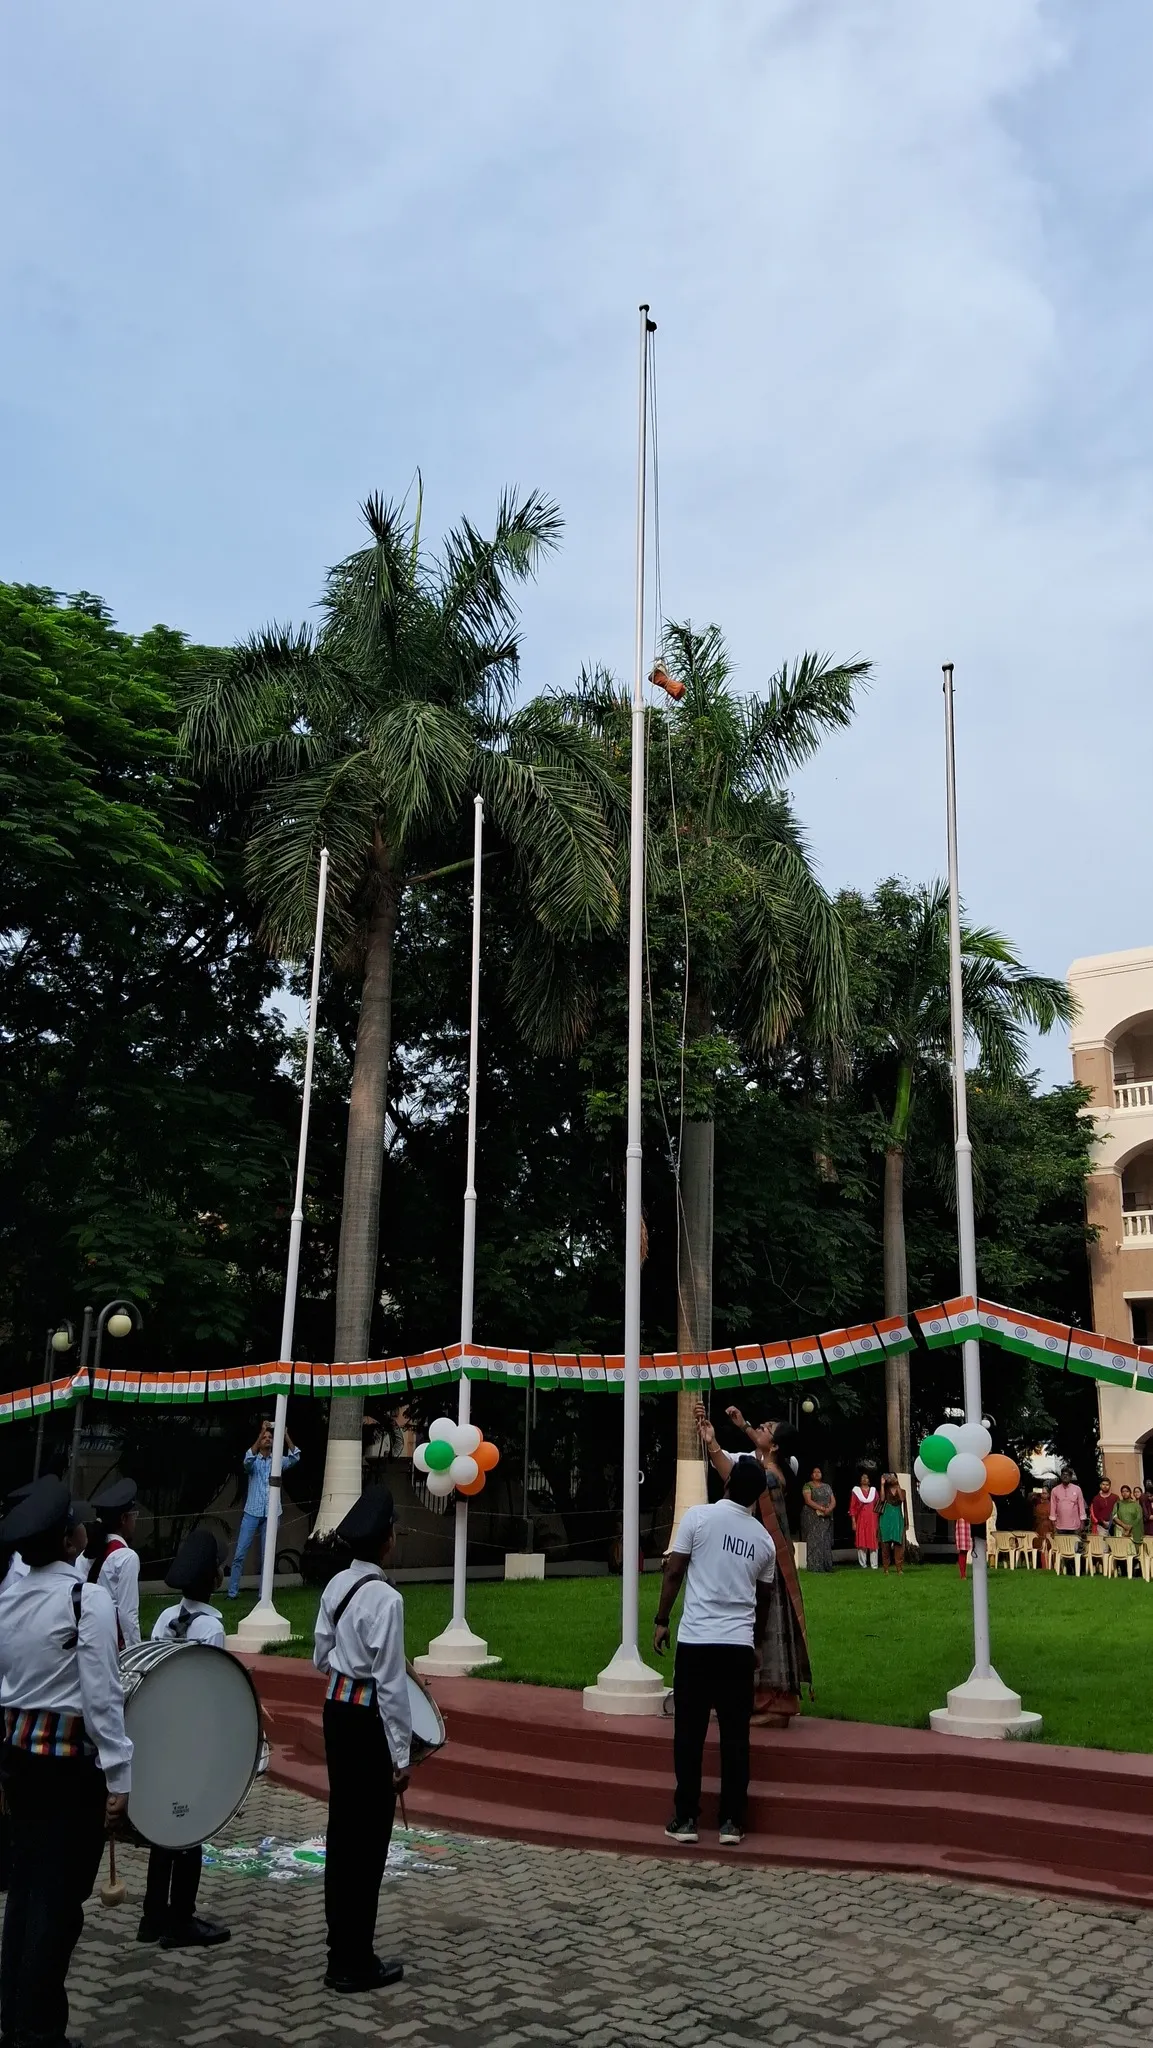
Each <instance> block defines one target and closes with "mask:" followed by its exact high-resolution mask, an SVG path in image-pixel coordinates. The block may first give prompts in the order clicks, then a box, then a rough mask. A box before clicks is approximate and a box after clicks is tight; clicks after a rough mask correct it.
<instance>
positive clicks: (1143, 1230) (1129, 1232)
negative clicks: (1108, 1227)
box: [1121, 1209, 1153, 1248]
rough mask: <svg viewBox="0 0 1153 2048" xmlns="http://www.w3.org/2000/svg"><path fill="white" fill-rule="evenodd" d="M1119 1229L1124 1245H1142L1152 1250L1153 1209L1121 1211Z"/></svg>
mask: <svg viewBox="0 0 1153 2048" xmlns="http://www.w3.org/2000/svg"><path fill="white" fill-rule="evenodd" d="M1121 1229H1122V1232H1123V1233H1124V1241H1125V1243H1126V1244H1143V1245H1148V1246H1149V1247H1150V1248H1153V1209H1123V1210H1122V1212H1121Z"/></svg>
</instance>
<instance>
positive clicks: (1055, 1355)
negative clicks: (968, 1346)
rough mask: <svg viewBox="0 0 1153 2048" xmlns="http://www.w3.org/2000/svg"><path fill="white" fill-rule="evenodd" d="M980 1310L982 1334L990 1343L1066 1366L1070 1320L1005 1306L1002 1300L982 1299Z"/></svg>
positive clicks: (1020, 1355) (1041, 1362)
mask: <svg viewBox="0 0 1153 2048" xmlns="http://www.w3.org/2000/svg"><path fill="white" fill-rule="evenodd" d="M977 1312H978V1315H979V1317H980V1323H981V1335H982V1337H984V1338H985V1339H986V1340H987V1342H989V1343H990V1344H997V1345H999V1346H1000V1349H1001V1350H1002V1351H1009V1352H1011V1353H1012V1354H1013V1356H1014V1357H1016V1358H1029V1359H1032V1360H1033V1361H1034V1363H1035V1364H1037V1365H1055V1366H1057V1367H1058V1368H1060V1367H1063V1366H1064V1364H1065V1357H1066V1353H1067V1352H1068V1349H1069V1338H1070V1334H1071V1333H1070V1329H1069V1325H1068V1323H1055V1322H1051V1321H1050V1320H1049V1319H1048V1318H1047V1317H1046V1316H1030V1315H1026V1314H1025V1312H1024V1310H1023V1309H1014V1308H1005V1307H1003V1306H1002V1304H1001V1303H1000V1302H999V1301H981V1302H979V1303H978V1307H977Z"/></svg>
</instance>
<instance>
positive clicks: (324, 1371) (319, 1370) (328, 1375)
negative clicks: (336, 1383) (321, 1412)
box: [312, 1363, 332, 1401]
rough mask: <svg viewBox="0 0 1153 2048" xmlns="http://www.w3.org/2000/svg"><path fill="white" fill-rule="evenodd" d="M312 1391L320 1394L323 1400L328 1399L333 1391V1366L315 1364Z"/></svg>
mask: <svg viewBox="0 0 1153 2048" xmlns="http://www.w3.org/2000/svg"><path fill="white" fill-rule="evenodd" d="M312 1391H313V1394H314V1395H319V1397H320V1399H321V1400H322V1401H327V1399H328V1397H329V1395H330V1394H331V1392H332V1367H331V1366H330V1365H317V1364H315V1363H314V1364H313V1368H312Z"/></svg>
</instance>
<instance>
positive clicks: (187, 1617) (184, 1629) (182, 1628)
mask: <svg viewBox="0 0 1153 2048" xmlns="http://www.w3.org/2000/svg"><path fill="white" fill-rule="evenodd" d="M195 1620H196V1616H195V1615H194V1614H191V1613H190V1612H189V1610H188V1608H187V1607H186V1606H185V1605H184V1602H183V1601H181V1603H180V1612H179V1614H177V1615H175V1616H174V1617H173V1619H172V1620H171V1621H170V1622H169V1624H168V1633H169V1635H170V1636H171V1637H172V1638H173V1640H174V1641H175V1642H178V1643H186V1642H187V1641H188V1631H189V1629H190V1628H191V1627H192V1624H193V1622H194V1621H195Z"/></svg>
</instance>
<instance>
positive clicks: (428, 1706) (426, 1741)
mask: <svg viewBox="0 0 1153 2048" xmlns="http://www.w3.org/2000/svg"><path fill="white" fill-rule="evenodd" d="M407 1679H408V1710H409V1713H410V1714H411V1716H412V1741H413V1752H414V1754H415V1753H416V1751H417V1750H418V1749H419V1750H420V1751H421V1752H422V1753H427V1752H428V1751H429V1750H430V1749H441V1748H443V1746H444V1741H445V1733H444V1722H443V1721H442V1720H441V1717H440V1708H439V1707H438V1706H437V1704H436V1701H435V1700H434V1699H432V1698H431V1697H430V1695H429V1694H428V1693H427V1692H426V1691H425V1689H424V1687H423V1686H422V1685H421V1683H420V1681H419V1679H417V1678H414V1677H413V1675H412V1673H411V1671H410V1672H408V1673H407Z"/></svg>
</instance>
